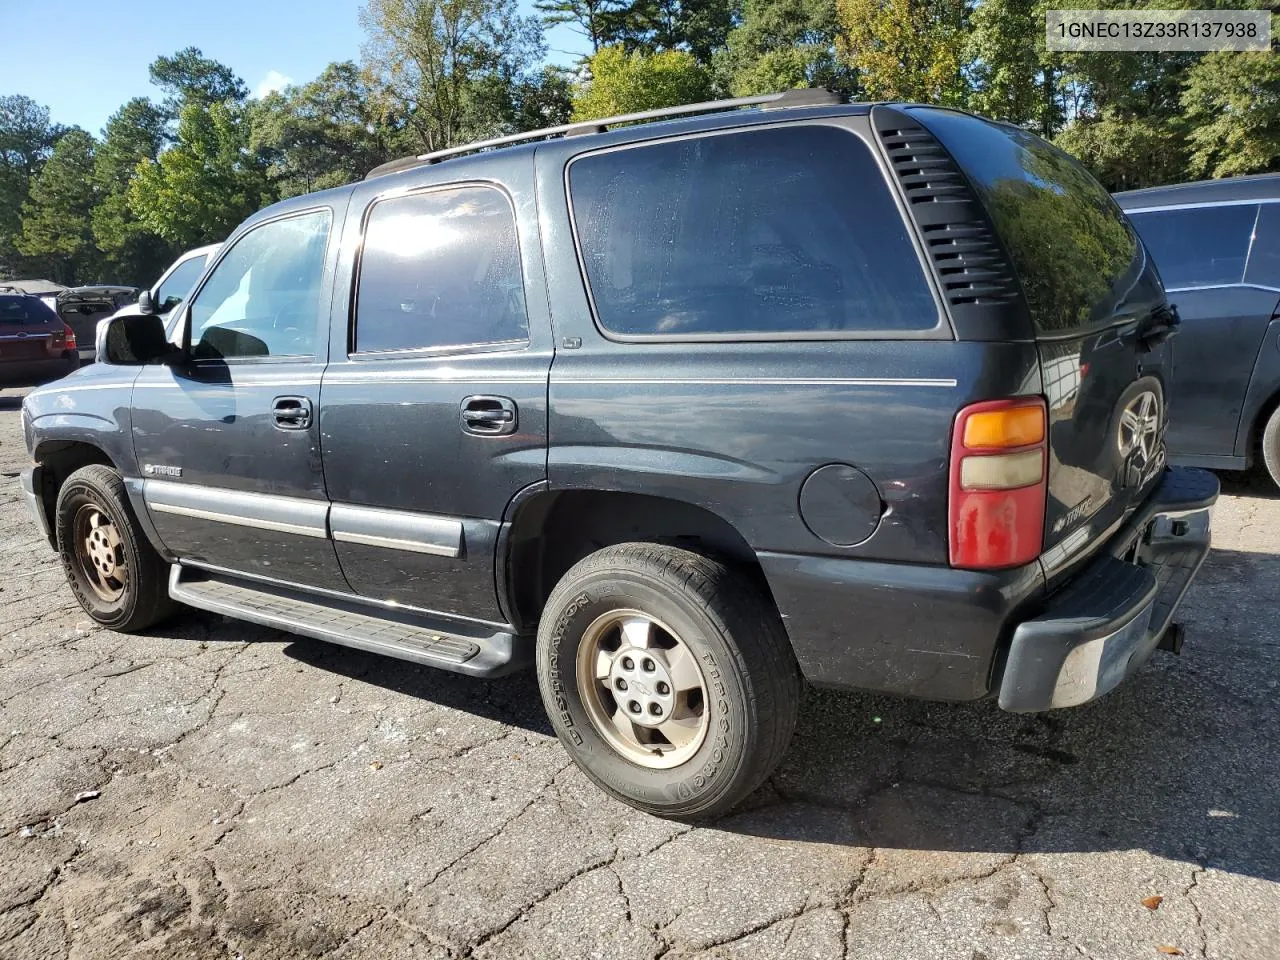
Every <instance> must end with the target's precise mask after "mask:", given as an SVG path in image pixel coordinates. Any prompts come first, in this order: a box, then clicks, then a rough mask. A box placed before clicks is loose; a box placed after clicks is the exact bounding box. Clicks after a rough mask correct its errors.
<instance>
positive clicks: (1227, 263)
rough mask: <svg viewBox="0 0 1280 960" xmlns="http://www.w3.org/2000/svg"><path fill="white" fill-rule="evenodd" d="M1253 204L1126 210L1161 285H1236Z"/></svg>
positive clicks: (1241, 271)
mask: <svg viewBox="0 0 1280 960" xmlns="http://www.w3.org/2000/svg"><path fill="white" fill-rule="evenodd" d="M1257 218H1258V207H1257V205H1255V204H1246V205H1238V206H1226V207H1188V208H1186V209H1183V210H1150V211H1148V212H1146V213H1135V214H1131V219H1132V220H1133V225H1134V226H1135V227H1137V229H1138V233H1139V234H1140V235H1141V236H1142V242H1143V243H1145V244H1146V245H1147V250H1149V251H1150V253H1151V257H1152V259H1154V260H1155V262H1156V269H1158V270H1159V271H1160V279H1161V280H1163V281H1164V284H1165V286H1166V287H1173V288H1185V287H1212V286H1221V285H1224V284H1231V283H1239V282H1240V280H1241V279H1242V278H1243V276H1244V265H1245V260H1246V258H1247V257H1248V256H1249V245H1250V243H1251V241H1252V239H1253V226H1254V222H1255V221H1256V220H1257Z"/></svg>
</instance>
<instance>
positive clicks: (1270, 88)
mask: <svg viewBox="0 0 1280 960" xmlns="http://www.w3.org/2000/svg"><path fill="white" fill-rule="evenodd" d="M1182 106H1183V108H1184V110H1185V111H1186V119H1187V120H1188V121H1189V122H1190V125H1191V130H1190V133H1189V134H1188V141H1189V146H1190V162H1189V167H1190V172H1191V174H1192V175H1193V176H1210V177H1230V176H1235V175H1237V174H1242V173H1259V172H1263V171H1267V170H1274V169H1276V166H1277V162H1278V161H1280V60H1278V59H1277V56H1276V54H1275V52H1274V51H1273V52H1269V53H1210V54H1208V55H1206V56H1205V57H1204V58H1203V59H1202V60H1201V61H1200V62H1199V63H1197V64H1196V65H1195V66H1194V67H1192V68H1191V69H1190V70H1189V71H1188V73H1187V78H1186V84H1185V86H1184V89H1183V91H1182Z"/></svg>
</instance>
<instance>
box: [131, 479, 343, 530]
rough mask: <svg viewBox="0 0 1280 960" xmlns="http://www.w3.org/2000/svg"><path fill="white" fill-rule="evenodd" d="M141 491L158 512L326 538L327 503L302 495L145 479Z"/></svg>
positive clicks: (149, 505) (152, 507) (148, 503)
mask: <svg viewBox="0 0 1280 960" xmlns="http://www.w3.org/2000/svg"><path fill="white" fill-rule="evenodd" d="M142 495H143V498H144V499H145V500H146V502H147V506H148V507H150V508H151V509H152V510H154V511H156V512H157V513H171V514H176V515H178V516H182V517H194V518H196V519H199V520H213V521H217V522H220V523H230V524H234V525H235V526H240V527H253V528H256V529H258V530H274V531H276V532H278V533H292V534H297V535H298V536H302V537H318V538H320V539H325V538H326V537H327V536H328V535H329V532H328V528H327V525H326V520H327V516H328V512H329V504H328V503H326V502H325V501H323V500H305V499H302V498H301V497H277V496H272V495H270V494H264V493H245V492H244V491H241V490H226V489H222V488H219V487H206V486H199V485H196V484H188V483H175V482H173V481H171V480H150V479H148V480H144V481H143V483H142Z"/></svg>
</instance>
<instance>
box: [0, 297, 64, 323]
mask: <svg viewBox="0 0 1280 960" xmlns="http://www.w3.org/2000/svg"><path fill="white" fill-rule="evenodd" d="M56 319H57V315H56V314H55V313H54V312H53V311H52V310H50V309H49V308H48V307H47V306H46V305H45V304H44V303H42V302H41V301H39V300H37V299H35V298H34V297H10V296H0V325H4V326H14V325H17V326H22V325H23V324H28V323H52V322H53V321H54V320H56Z"/></svg>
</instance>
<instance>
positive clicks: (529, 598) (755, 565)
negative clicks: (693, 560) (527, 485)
mask: <svg viewBox="0 0 1280 960" xmlns="http://www.w3.org/2000/svg"><path fill="white" fill-rule="evenodd" d="M503 540H504V542H503V545H502V548H501V553H500V556H499V562H498V569H497V574H498V576H497V586H498V589H499V592H500V595H501V597H502V599H503V605H504V609H506V610H507V612H508V614H509V616H510V617H511V619H512V622H513V623H514V624H515V625H516V627H517V628H518V629H521V630H527V631H530V632H531V631H532V630H533V629H534V628H535V627H536V626H537V623H538V619H539V617H540V615H541V613H542V607H543V605H544V604H545V603H546V600H547V598H548V597H549V596H550V595H551V591H552V590H554V589H555V586H556V584H557V583H559V582H560V579H561V578H562V577H563V576H564V575H565V573H567V572H568V571H569V569H570V568H571V567H573V565H574V564H576V563H577V562H578V561H580V560H582V559H583V558H584V557H587V556H589V555H590V554H592V553H595V552H596V551H597V550H600V549H602V548H604V547H608V546H613V545H615V544H619V543H634V542H649V543H663V544H669V545H672V546H677V547H683V548H685V549H687V550H691V551H694V552H696V553H701V554H703V555H706V556H711V557H716V558H718V559H720V560H722V561H725V562H727V563H730V564H732V565H733V566H734V567H736V568H738V569H740V570H741V571H742V572H743V573H745V574H746V575H747V576H748V577H750V578H751V579H752V580H754V581H755V582H756V584H757V586H758V587H759V589H760V590H761V592H762V596H763V598H764V599H765V600H766V602H768V603H769V604H770V605H772V606H773V608H774V609H777V603H776V602H775V601H774V597H773V592H772V590H771V589H770V587H769V583H768V580H767V579H766V578H765V575H764V571H763V569H762V568H761V566H760V561H759V559H758V558H757V557H756V553H755V550H753V549H752V547H751V546H750V544H748V543H747V541H746V539H745V538H744V537H743V536H742V534H741V533H739V532H738V530H737V529H736V528H735V527H734V526H733V524H731V523H730V522H729V521H727V520H725V519H724V518H723V517H721V516H719V515H718V514H715V513H712V512H711V511H710V510H707V509H706V508H704V507H701V506H698V505H696V504H692V503H688V502H686V501H682V500H674V499H670V498H667V497H655V496H651V495H649V494H640V493H625V492H617V491H606V490H559V491H557V490H546V489H541V490H536V491H531V492H529V493H528V494H527V495H525V496H523V497H520V498H519V499H518V502H516V503H515V504H514V509H513V511H512V513H511V516H510V524H509V527H508V529H507V530H506V535H505V536H504V538H503Z"/></svg>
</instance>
